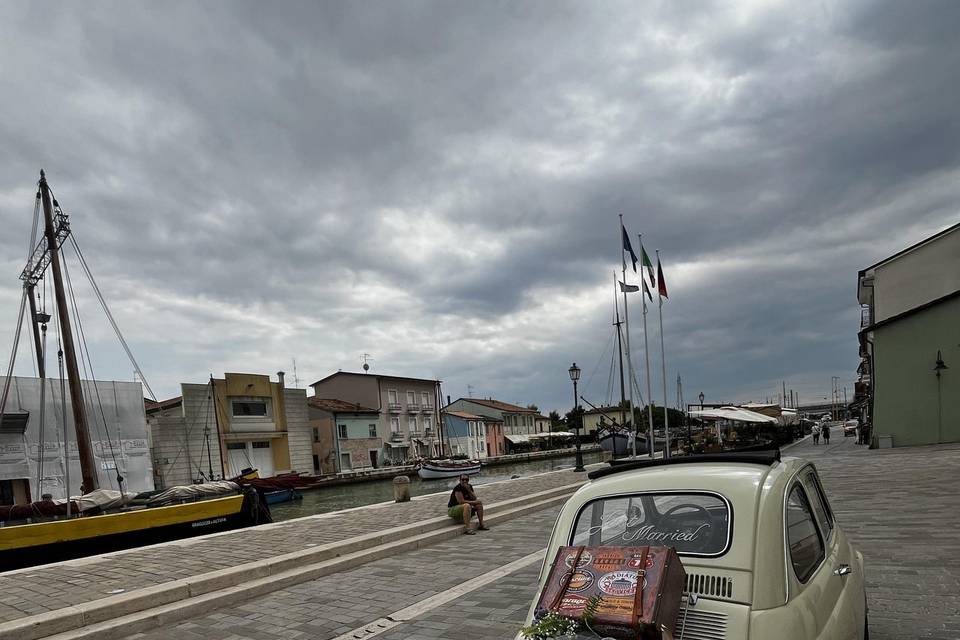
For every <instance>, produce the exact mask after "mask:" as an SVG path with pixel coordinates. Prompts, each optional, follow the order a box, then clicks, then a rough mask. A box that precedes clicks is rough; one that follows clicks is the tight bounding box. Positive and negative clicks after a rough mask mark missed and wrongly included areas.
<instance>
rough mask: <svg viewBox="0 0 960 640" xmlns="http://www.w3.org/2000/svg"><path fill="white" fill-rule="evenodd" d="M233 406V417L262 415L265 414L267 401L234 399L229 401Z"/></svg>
mask: <svg viewBox="0 0 960 640" xmlns="http://www.w3.org/2000/svg"><path fill="white" fill-rule="evenodd" d="M231 406H232V407H233V417H235V418H240V417H264V416H266V415H267V403H266V401H265V400H234V401H233V402H232V403H231Z"/></svg>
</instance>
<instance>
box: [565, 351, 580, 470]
mask: <svg viewBox="0 0 960 640" xmlns="http://www.w3.org/2000/svg"><path fill="white" fill-rule="evenodd" d="M567 373H569V374H570V380H572V381H573V413H572V414H570V419H571V420H572V421H573V431H574V433H575V434H576V435H577V466H575V467H574V468H573V470H574V471H583V470H584V469H583V453H582V452H581V451H580V429H582V428H583V427H582V425H581V424H580V422H579V420H577V406H578V403H577V380H579V379H580V367H578V366H577V363H576V362H574V363H573V366H572V367H570V368H569V369H568V370H567Z"/></svg>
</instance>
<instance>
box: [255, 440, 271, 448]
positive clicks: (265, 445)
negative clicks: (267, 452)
mask: <svg viewBox="0 0 960 640" xmlns="http://www.w3.org/2000/svg"><path fill="white" fill-rule="evenodd" d="M251 444H252V445H253V448H254V449H269V448H270V441H269V440H260V441H258V442H252V443H251Z"/></svg>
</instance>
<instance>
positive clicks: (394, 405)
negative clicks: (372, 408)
mask: <svg viewBox="0 0 960 640" xmlns="http://www.w3.org/2000/svg"><path fill="white" fill-rule="evenodd" d="M387 408H388V409H389V410H390V413H400V411H401V410H402V409H403V407H401V406H400V403H399V402H390V403H388V404H387Z"/></svg>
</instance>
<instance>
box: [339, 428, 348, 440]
mask: <svg viewBox="0 0 960 640" xmlns="http://www.w3.org/2000/svg"><path fill="white" fill-rule="evenodd" d="M337 435H338V436H340V439H341V440H346V439H347V425H345V424H338V425H337Z"/></svg>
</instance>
